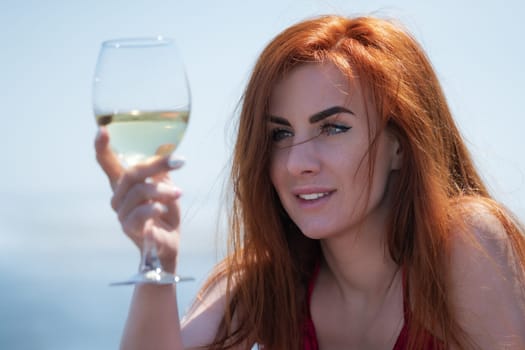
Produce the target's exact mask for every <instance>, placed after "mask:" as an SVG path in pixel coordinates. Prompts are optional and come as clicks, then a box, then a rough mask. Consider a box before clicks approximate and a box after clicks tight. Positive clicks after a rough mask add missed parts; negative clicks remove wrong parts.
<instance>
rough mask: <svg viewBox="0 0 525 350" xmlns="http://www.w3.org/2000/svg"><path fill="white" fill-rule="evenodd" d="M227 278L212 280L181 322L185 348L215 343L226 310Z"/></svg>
mask: <svg viewBox="0 0 525 350" xmlns="http://www.w3.org/2000/svg"><path fill="white" fill-rule="evenodd" d="M226 288H227V279H226V277H217V278H214V279H213V280H210V281H209V282H208V283H207V284H206V286H205V287H204V288H203V290H202V292H201V293H200V294H199V295H198V296H197V298H196V299H195V301H194V302H193V304H192V306H191V307H190V309H189V310H188V311H187V312H186V313H185V315H184V316H183V318H182V320H181V329H182V338H183V343H184V347H185V348H193V347H205V346H206V345H208V344H210V343H212V342H213V340H214V339H215V336H216V334H217V331H218V329H219V325H220V324H221V321H222V319H223V316H224V313H225V310H226V303H227V300H226V295H227V293H226Z"/></svg>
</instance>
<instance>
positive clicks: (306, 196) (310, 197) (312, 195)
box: [297, 192, 331, 201]
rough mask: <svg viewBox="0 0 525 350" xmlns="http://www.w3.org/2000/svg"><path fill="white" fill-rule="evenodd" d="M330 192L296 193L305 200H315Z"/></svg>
mask: <svg viewBox="0 0 525 350" xmlns="http://www.w3.org/2000/svg"><path fill="white" fill-rule="evenodd" d="M330 193H331V192H319V193H308V194H299V195H297V197H299V198H301V199H303V200H305V201H313V200H316V199H319V198H323V197H326V196H328V195H329V194H330Z"/></svg>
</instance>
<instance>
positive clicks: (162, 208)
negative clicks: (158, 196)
mask: <svg viewBox="0 0 525 350" xmlns="http://www.w3.org/2000/svg"><path fill="white" fill-rule="evenodd" d="M154 206H155V207H156V208H157V209H158V210H159V211H160V212H161V213H162V214H166V213H167V212H168V207H167V206H165V205H164V204H162V203H159V202H157V203H155V204H154Z"/></svg>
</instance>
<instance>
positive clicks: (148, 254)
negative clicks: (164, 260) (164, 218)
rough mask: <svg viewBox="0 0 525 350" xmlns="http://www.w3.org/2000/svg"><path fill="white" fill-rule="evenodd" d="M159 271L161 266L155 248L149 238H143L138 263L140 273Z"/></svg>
mask: <svg viewBox="0 0 525 350" xmlns="http://www.w3.org/2000/svg"><path fill="white" fill-rule="evenodd" d="M155 270H156V271H160V270H162V265H161V263H160V259H159V256H158V254H157V247H156V246H155V242H154V241H153V239H152V238H151V237H150V236H146V237H145V238H144V242H143V245H142V258H141V261H140V272H147V271H155Z"/></svg>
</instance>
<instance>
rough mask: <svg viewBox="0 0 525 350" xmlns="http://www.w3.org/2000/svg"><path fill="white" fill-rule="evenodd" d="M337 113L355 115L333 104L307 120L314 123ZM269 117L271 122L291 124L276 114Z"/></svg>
mask: <svg viewBox="0 0 525 350" xmlns="http://www.w3.org/2000/svg"><path fill="white" fill-rule="evenodd" d="M337 113H349V114H352V115H355V114H354V112H352V111H351V110H349V109H348V108H345V107H342V106H334V107H330V108H327V109H325V110H322V111H321V112H317V113H315V114H313V115H312V116H311V117H310V118H308V120H309V121H310V124H314V123H317V122H319V121H321V120H323V119H325V118H328V117H330V116H332V115H334V114H337ZM269 117H270V122H272V123H275V124H280V125H285V126H292V124H290V122H289V121H288V120H286V119H285V118H282V117H278V116H276V115H270V116H269Z"/></svg>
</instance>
